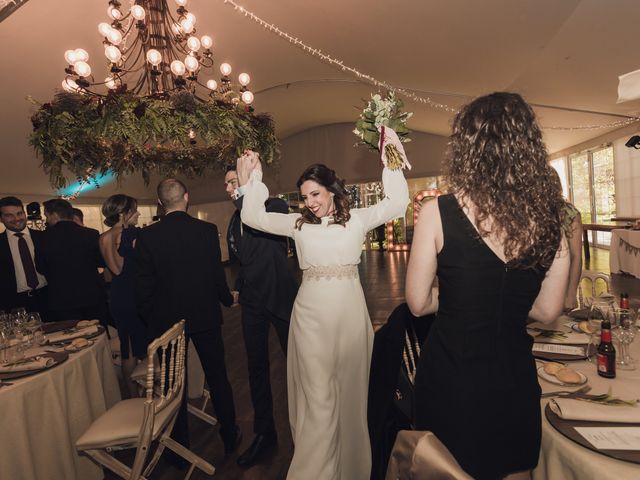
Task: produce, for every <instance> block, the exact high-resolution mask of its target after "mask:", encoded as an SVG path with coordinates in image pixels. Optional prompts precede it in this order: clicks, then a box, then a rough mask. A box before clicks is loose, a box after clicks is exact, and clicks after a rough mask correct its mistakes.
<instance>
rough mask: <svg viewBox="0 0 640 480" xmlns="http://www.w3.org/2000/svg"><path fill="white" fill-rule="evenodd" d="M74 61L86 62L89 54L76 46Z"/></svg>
mask: <svg viewBox="0 0 640 480" xmlns="http://www.w3.org/2000/svg"><path fill="white" fill-rule="evenodd" d="M75 53H76V62H88V61H89V54H88V53H87V51H86V50H85V49H83V48H76V51H75Z"/></svg>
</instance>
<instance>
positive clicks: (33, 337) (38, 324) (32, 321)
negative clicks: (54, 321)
mask: <svg viewBox="0 0 640 480" xmlns="http://www.w3.org/2000/svg"><path fill="white" fill-rule="evenodd" d="M25 327H26V329H27V331H28V332H29V336H28V342H27V343H28V345H34V344H38V345H42V343H44V332H43V331H42V320H40V314H39V313H38V312H31V313H28V314H27V321H26V323H25Z"/></svg>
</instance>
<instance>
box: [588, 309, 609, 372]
mask: <svg viewBox="0 0 640 480" xmlns="http://www.w3.org/2000/svg"><path fill="white" fill-rule="evenodd" d="M614 310H615V304H614V301H613V299H612V298H610V297H593V298H592V301H591V308H589V315H588V316H587V322H588V324H589V330H591V336H590V338H589V345H588V346H587V360H588V361H590V362H594V360H593V357H594V355H595V353H596V351H597V350H598V345H599V344H600V331H601V327H602V322H604V321H605V320H608V321H609V322H611V321H613V314H614Z"/></svg>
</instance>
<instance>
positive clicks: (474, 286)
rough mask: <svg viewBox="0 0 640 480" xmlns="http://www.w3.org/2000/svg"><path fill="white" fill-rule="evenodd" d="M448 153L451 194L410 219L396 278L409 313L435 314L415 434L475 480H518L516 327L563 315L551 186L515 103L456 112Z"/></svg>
mask: <svg viewBox="0 0 640 480" xmlns="http://www.w3.org/2000/svg"><path fill="white" fill-rule="evenodd" d="M451 150H452V151H451V154H450V157H449V158H448V160H447V165H446V167H447V180H448V185H449V187H450V192H452V193H450V194H448V195H442V196H440V197H439V198H438V199H436V200H434V201H431V202H429V203H427V204H426V205H425V206H424V207H423V208H422V210H421V212H420V217H419V221H418V223H417V224H416V227H415V234H414V239H413V245H412V251H411V258H410V260H409V266H408V271H407V283H406V297H407V302H408V304H409V308H410V309H411V311H412V313H413V314H414V315H416V316H421V315H425V314H427V313H432V312H437V315H436V321H435V323H434V324H433V326H432V327H431V331H430V334H429V337H428V338H427V341H426V345H425V346H424V348H423V350H422V358H421V360H420V364H419V367H418V373H417V378H416V427H417V428H418V429H419V430H431V431H432V432H434V433H435V435H436V436H437V437H438V438H439V439H440V440H441V441H442V442H443V443H444V444H445V445H446V446H447V448H448V449H449V450H450V451H451V453H452V454H453V455H454V456H455V458H456V459H457V460H458V462H459V463H460V465H461V466H462V468H463V469H464V470H465V471H467V472H468V473H469V474H470V475H471V476H473V477H474V478H476V479H498V478H505V477H506V478H510V479H512V478H529V475H530V470H531V469H533V468H534V467H535V466H536V464H537V462H538V454H539V450H540V436H541V417H540V386H539V385H538V381H537V377H536V368H535V362H534V359H533V355H532V353H531V347H532V342H533V340H532V338H531V337H530V336H529V335H528V334H527V332H526V322H527V317H531V318H533V319H535V320H538V321H542V322H551V321H553V320H555V319H556V318H557V316H558V315H559V314H560V312H561V310H562V306H563V301H564V296H565V292H566V287H567V278H568V269H569V256H568V254H567V246H566V241H565V240H564V238H563V236H562V221H563V215H564V211H565V210H564V201H563V199H562V191H561V187H560V182H559V181H558V177H557V175H556V174H555V173H554V172H553V170H552V168H551V167H550V166H549V164H548V163H547V153H546V149H545V146H544V144H543V142H542V134H541V132H540V129H539V127H538V125H537V123H536V120H535V116H534V113H533V111H532V109H531V107H530V106H529V105H527V104H526V103H525V101H524V100H523V99H522V98H521V97H520V96H519V95H516V94H511V93H494V94H491V95H488V96H485V97H481V98H478V99H476V100H474V101H473V102H471V103H470V104H468V105H466V106H465V107H463V109H462V110H461V111H460V113H458V115H457V116H456V119H455V121H454V125H453V134H452V136H451ZM436 275H437V277H438V283H439V293H437V291H436V290H435V289H434V291H433V292H432V285H433V282H434V278H435V276H436Z"/></svg>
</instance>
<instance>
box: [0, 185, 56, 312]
mask: <svg viewBox="0 0 640 480" xmlns="http://www.w3.org/2000/svg"><path fill="white" fill-rule="evenodd" d="M0 222H2V224H3V225H4V227H5V229H6V230H5V231H4V232H3V233H0V310H6V311H7V312H9V311H11V310H12V309H14V308H18V307H24V308H26V309H27V311H29V312H39V313H40V315H41V317H42V318H43V320H45V319H46V313H47V280H46V279H45V278H44V276H43V275H41V274H40V273H38V272H37V271H36V267H35V263H34V256H35V254H34V251H35V250H34V242H35V241H36V239H37V238H39V236H40V235H42V232H40V231H38V230H32V229H30V228H27V215H26V214H25V211H24V206H23V205H22V202H21V201H20V200H19V199H18V198H16V197H4V198H2V199H0Z"/></svg>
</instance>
